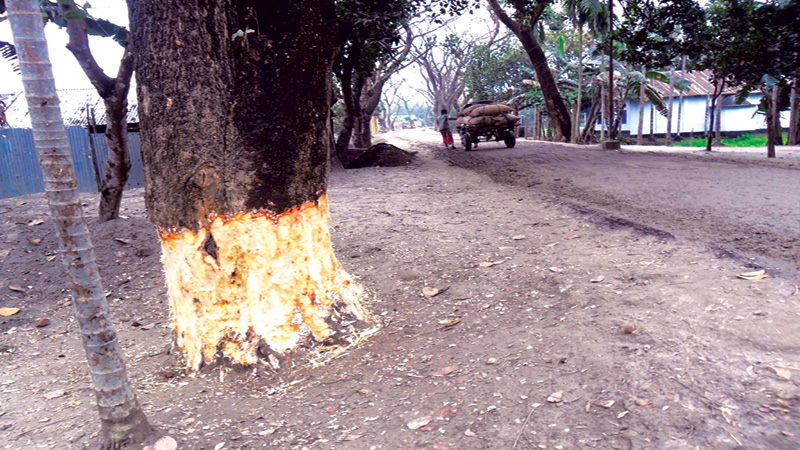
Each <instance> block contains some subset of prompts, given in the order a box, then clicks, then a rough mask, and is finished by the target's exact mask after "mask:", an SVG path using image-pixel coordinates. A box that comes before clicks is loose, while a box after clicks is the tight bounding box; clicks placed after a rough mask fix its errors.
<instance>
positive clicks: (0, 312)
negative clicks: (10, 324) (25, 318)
mask: <svg viewBox="0 0 800 450" xmlns="http://www.w3.org/2000/svg"><path fill="white" fill-rule="evenodd" d="M18 312H19V308H0V316H13V315H14V314H16V313H18Z"/></svg>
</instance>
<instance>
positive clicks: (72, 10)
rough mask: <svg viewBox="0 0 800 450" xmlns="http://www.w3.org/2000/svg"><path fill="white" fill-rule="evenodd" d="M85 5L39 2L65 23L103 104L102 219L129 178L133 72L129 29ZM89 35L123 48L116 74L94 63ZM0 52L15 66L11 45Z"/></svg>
mask: <svg viewBox="0 0 800 450" xmlns="http://www.w3.org/2000/svg"><path fill="white" fill-rule="evenodd" d="M87 7H88V4H87V6H86V7H78V6H77V5H75V2H74V1H73V0H60V1H59V2H58V3H54V2H50V1H42V2H40V10H41V14H42V16H43V17H44V18H45V20H46V21H49V22H52V23H55V24H56V25H58V26H60V27H66V28H67V33H68V35H69V43H68V44H67V49H69V50H70V51H71V52H72V54H73V55H74V56H75V59H76V60H77V61H78V63H79V65H80V66H81V68H82V69H83V71H84V73H85V74H86V76H87V77H88V78H89V81H91V83H92V85H93V86H94V87H95V89H97V92H98V94H100V97H101V98H102V99H103V102H104V104H105V108H106V123H107V127H106V140H107V142H108V151H109V152H108V158H107V159H106V165H105V169H104V175H103V180H102V181H101V182H100V186H99V188H100V194H101V195H100V208H99V211H98V219H99V220H100V221H101V222H105V221H108V220H113V219H116V218H117V217H119V208H120V204H121V202H122V193H123V190H124V189H125V183H127V181H128V172H129V170H130V166H131V162H130V154H129V152H128V128H127V120H126V119H127V113H128V90H129V89H130V81H131V77H132V75H133V69H132V68H133V64H132V56H131V53H130V52H129V51H128V50H127V46H128V30H127V29H125V28H124V27H121V26H118V25H115V24H113V23H111V22H109V21H107V20H104V19H96V18H94V17H92V16H91V15H89V13H88V11H87V10H86V8H87ZM4 10H5V6H4V0H0V14H2V13H3V11H4ZM89 35H92V36H103V37H109V38H113V39H114V40H115V41H117V42H118V43H119V44H120V45H121V46H122V47H123V49H124V51H123V55H122V58H121V60H120V66H119V70H118V73H117V77H116V78H110V77H108V76H107V75H106V74H105V73H104V72H103V70H102V69H101V68H100V66H99V65H98V64H97V62H96V60H95V59H94V56H93V55H92V52H91V49H90V48H89ZM0 55H2V56H3V58H5V59H6V60H8V61H9V62H11V63H12V67H15V66H14V65H13V64H14V59H15V58H14V56H15V49H14V46H13V45H11V44H9V43H7V42H0Z"/></svg>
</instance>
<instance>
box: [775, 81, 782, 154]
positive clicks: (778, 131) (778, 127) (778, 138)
mask: <svg viewBox="0 0 800 450" xmlns="http://www.w3.org/2000/svg"><path fill="white" fill-rule="evenodd" d="M781 89H782V86H777V85H776V86H775V87H773V92H772V99H773V102H774V103H775V105H774V106H775V113H774V115H773V117H774V122H775V123H774V126H775V145H783V124H782V123H781V105H780V100H779V99H780V98H781V97H782V96H781Z"/></svg>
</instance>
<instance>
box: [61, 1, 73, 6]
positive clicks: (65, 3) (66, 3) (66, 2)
mask: <svg viewBox="0 0 800 450" xmlns="http://www.w3.org/2000/svg"><path fill="white" fill-rule="evenodd" d="M58 3H60V4H62V5H69V4H70V3H72V0H58Z"/></svg>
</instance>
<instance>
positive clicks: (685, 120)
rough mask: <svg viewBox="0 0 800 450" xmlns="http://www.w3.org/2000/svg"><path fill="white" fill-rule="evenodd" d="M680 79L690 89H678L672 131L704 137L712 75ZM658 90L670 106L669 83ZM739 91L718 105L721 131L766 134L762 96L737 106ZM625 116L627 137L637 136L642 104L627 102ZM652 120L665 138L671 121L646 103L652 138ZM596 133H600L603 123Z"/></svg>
mask: <svg viewBox="0 0 800 450" xmlns="http://www.w3.org/2000/svg"><path fill="white" fill-rule="evenodd" d="M675 77H676V78H682V79H684V80H686V81H687V82H689V85H688V87H687V88H686V89H685V90H684V91H683V96H682V97H681V92H680V91H678V90H677V89H675V90H674V94H673V111H672V129H671V132H672V133H673V135H674V134H677V133H682V134H683V135H684V136H686V135H688V134H694V135H695V136H698V135H702V134H703V133H705V130H706V129H707V128H708V123H709V120H710V118H709V111H710V108H711V94H712V93H713V91H714V86H713V85H712V83H711V81H710V80H711V71H686V72H683V71H679V70H676V71H675ZM651 82H652V84H653V85H654V86H655V88H656V90H658V91H659V92H660V93H661V96H662V98H663V99H664V103H668V98H669V83H663V82H660V81H651ZM738 95H739V88H738V87H736V86H727V87H726V88H725V90H724V91H723V93H722V95H721V96H720V97H719V99H717V101H718V102H719V103H720V104H721V105H722V108H721V114H720V125H721V126H720V129H721V131H722V133H723V134H724V135H729V136H737V135H741V134H744V133H755V132H766V119H765V116H764V114H761V113H759V112H758V105H759V103H760V102H761V93H760V92H758V91H755V92H752V93H751V94H750V95H749V96H748V97H747V98H746V99H745V101H744V102H742V103H737V97H738ZM625 103H626V104H625V112H624V113H623V120H622V123H621V125H620V132H621V133H622V134H623V135H632V136H635V135H636V134H637V133H638V130H639V101H638V99H637V100H633V99H626V102H625ZM651 117H652V122H653V134H655V135H660V136H664V135H665V134H666V133H667V118H666V117H664V116H662V115H661V114H659V113H658V111H657V110H656V109H655V108H654V107H653V105H652V103H651V102H650V101H646V102H645V103H644V117H643V122H644V123H643V127H642V133H643V134H645V135H648V134H650V123H651ZM781 123H782V124H785V126H788V124H789V112H788V111H784V112H783V113H781ZM595 129H597V130H599V129H600V121H599V120H598V125H596V127H595Z"/></svg>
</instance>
